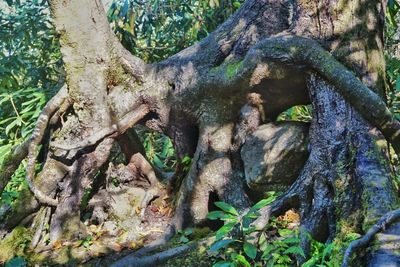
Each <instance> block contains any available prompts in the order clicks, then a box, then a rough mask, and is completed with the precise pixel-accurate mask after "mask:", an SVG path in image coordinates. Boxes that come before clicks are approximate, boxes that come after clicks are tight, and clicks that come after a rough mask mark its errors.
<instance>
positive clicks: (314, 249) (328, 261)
mask: <svg viewBox="0 0 400 267" xmlns="http://www.w3.org/2000/svg"><path fill="white" fill-rule="evenodd" d="M359 237H360V235H359V234H357V233H348V234H347V235H346V236H345V238H344V240H341V241H340V240H334V241H333V242H332V243H321V242H318V241H317V240H314V239H312V238H311V237H309V238H310V240H311V257H310V259H309V260H308V261H306V262H305V263H303V265H302V267H314V266H316V267H339V266H341V264H342V261H343V253H344V249H345V248H347V247H348V245H349V244H350V242H351V241H353V240H355V239H357V238H359Z"/></svg>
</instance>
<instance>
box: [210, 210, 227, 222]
mask: <svg viewBox="0 0 400 267" xmlns="http://www.w3.org/2000/svg"><path fill="white" fill-rule="evenodd" d="M224 215H225V213H224V212H223V211H220V210H216V211H211V212H209V213H208V214H207V218H208V219H210V220H218V219H221V218H222V217H223V216H224Z"/></svg>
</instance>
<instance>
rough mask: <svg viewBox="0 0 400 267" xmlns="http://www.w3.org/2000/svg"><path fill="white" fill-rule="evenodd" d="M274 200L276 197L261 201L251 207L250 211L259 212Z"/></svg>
mask: <svg viewBox="0 0 400 267" xmlns="http://www.w3.org/2000/svg"><path fill="white" fill-rule="evenodd" d="M275 199H276V196H270V197H268V198H266V199H262V200H260V201H259V202H257V203H256V204H255V205H254V206H253V207H251V210H259V209H261V208H263V207H265V206H267V205H269V204H271V203H272V202H274V201H275Z"/></svg>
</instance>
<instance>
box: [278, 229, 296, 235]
mask: <svg viewBox="0 0 400 267" xmlns="http://www.w3.org/2000/svg"><path fill="white" fill-rule="evenodd" d="M278 233H279V235H280V236H288V235H292V234H294V231H293V230H290V229H278Z"/></svg>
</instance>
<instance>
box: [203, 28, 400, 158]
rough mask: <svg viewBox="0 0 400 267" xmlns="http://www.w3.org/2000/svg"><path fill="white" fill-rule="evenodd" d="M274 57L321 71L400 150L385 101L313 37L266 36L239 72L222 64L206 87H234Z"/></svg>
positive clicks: (397, 127)
mask: <svg viewBox="0 0 400 267" xmlns="http://www.w3.org/2000/svg"><path fill="white" fill-rule="evenodd" d="M271 61H277V62H280V63H283V64H290V65H300V66H304V67H306V68H308V69H310V70H312V71H314V72H316V73H318V74H319V75H320V76H322V77H323V78H324V79H326V80H327V81H329V82H330V83H331V84H332V85H334V88H335V90H337V92H338V93H339V94H340V95H342V97H343V98H344V99H345V100H346V101H348V102H349V103H350V104H351V105H352V106H353V107H354V109H355V110H357V111H358V112H359V113H360V114H361V115H362V116H363V117H364V118H365V119H366V120H367V121H368V122H370V123H371V124H372V125H375V126H376V127H378V128H379V129H380V130H381V132H382V133H383V135H384V136H385V137H386V139H387V140H388V141H389V142H391V144H392V145H393V147H394V149H395V150H396V152H400V122H399V121H397V120H396V118H395V117H394V116H393V114H392V113H391V112H390V110H389V109H388V108H387V107H386V104H385V102H384V101H383V100H382V99H381V97H380V96H378V95H377V94H376V93H374V92H373V91H372V90H370V89H369V88H368V87H367V86H366V85H364V84H363V83H362V81H360V80H359V79H358V78H357V77H356V76H355V75H354V73H353V72H351V71H349V70H348V69H347V68H346V67H345V66H344V65H342V64H341V63H340V62H339V61H337V60H336V59H335V58H334V57H333V56H332V55H331V54H330V53H329V52H328V51H326V50H325V49H324V48H323V47H321V46H320V44H319V43H318V42H317V41H315V40H312V39H308V38H304V37H299V36H294V35H290V34H287V33H284V32H283V33H281V34H277V35H275V36H273V37H269V38H265V39H263V40H262V41H260V42H258V43H257V44H256V45H254V46H253V47H252V48H251V49H250V50H249V52H248V53H247V55H246V56H245V58H244V59H243V61H241V62H240V65H239V67H238V68H237V69H236V74H235V75H233V76H230V75H227V73H229V72H228V71H227V68H229V64H225V65H221V67H220V68H219V69H218V72H217V73H215V72H210V75H209V76H208V77H206V78H205V79H204V80H205V83H206V84H205V85H204V86H203V87H209V88H215V85H222V84H223V85H224V86H223V87H221V88H226V89H227V90H231V88H233V87H237V86H238V84H240V83H242V81H243V80H246V79H248V78H249V77H251V75H252V74H253V73H254V69H256V67H257V66H258V65H259V64H262V63H266V62H271ZM222 90H223V89H222ZM370 107H374V108H373V109H371V108H370Z"/></svg>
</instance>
